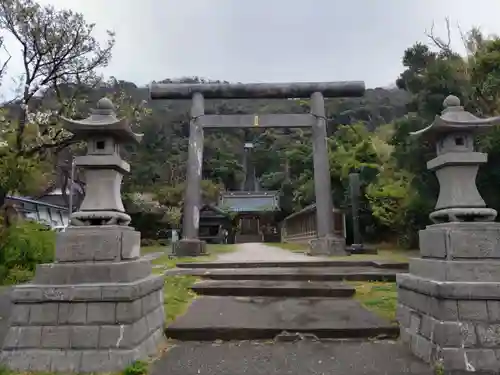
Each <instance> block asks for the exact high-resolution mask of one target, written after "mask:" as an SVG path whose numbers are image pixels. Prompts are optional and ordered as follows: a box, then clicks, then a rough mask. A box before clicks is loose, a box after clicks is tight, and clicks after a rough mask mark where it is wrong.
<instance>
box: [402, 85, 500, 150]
mask: <svg viewBox="0 0 500 375" xmlns="http://www.w3.org/2000/svg"><path fill="white" fill-rule="evenodd" d="M443 107H444V110H443V112H442V113H441V115H436V117H435V118H434V122H433V123H432V124H431V125H429V126H428V127H426V128H424V129H421V130H418V131H416V132H412V133H410V135H411V136H421V137H422V138H423V139H425V140H428V141H435V140H436V139H437V138H440V137H442V136H444V135H446V134H449V133H456V132H460V133H473V134H479V133H483V132H486V131H488V130H489V129H490V128H491V127H492V126H495V125H500V116H498V117H490V118H485V119H483V118H479V117H477V116H474V115H473V114H472V113H470V112H467V111H465V110H464V107H463V106H461V104H460V99H459V98H458V97H456V96H454V95H449V96H448V97H446V99H445V100H444V102H443Z"/></svg>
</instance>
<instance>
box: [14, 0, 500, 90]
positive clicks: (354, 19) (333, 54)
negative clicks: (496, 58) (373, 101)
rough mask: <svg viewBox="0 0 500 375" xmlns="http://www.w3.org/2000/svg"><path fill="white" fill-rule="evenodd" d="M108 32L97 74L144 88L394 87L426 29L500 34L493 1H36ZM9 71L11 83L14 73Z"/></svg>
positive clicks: (498, 6)
mask: <svg viewBox="0 0 500 375" xmlns="http://www.w3.org/2000/svg"><path fill="white" fill-rule="evenodd" d="M41 2H42V3H51V4H53V5H55V6H56V7H61V6H62V7H69V6H70V7H71V8H72V9H74V10H75V11H78V12H82V13H83V14H84V16H85V18H86V19H87V21H89V22H95V23H96V24H97V30H98V35H100V36H103V35H104V30H106V29H111V30H114V31H115V32H116V38H117V44H116V47H115V50H114V53H113V60H112V62H111V64H110V65H109V67H108V68H107V69H106V70H105V72H104V73H105V74H107V75H114V76H115V77H117V78H119V79H124V80H128V81H133V82H135V83H136V84H147V83H149V82H150V81H152V80H161V79H164V78H174V77H180V76H192V75H197V76H202V77H205V78H210V79H224V80H229V81H240V82H264V81H271V82H273V81H274V82H285V81H335V80H364V81H365V82H366V84H367V86H368V87H376V86H388V85H391V84H393V82H394V81H395V79H396V78H397V76H398V74H399V73H400V72H401V70H402V66H401V56H402V54H403V51H404V50H405V48H407V47H409V46H410V45H412V44H413V43H414V42H416V41H425V40H426V36H425V31H426V30H430V28H431V26H432V24H433V22H435V24H436V25H435V32H436V33H438V34H441V35H443V36H445V35H446V34H445V28H444V26H445V22H444V19H445V17H449V18H450V19H451V23H452V25H453V26H454V27H455V35H454V44H455V45H456V46H461V41H460V38H459V33H458V31H457V29H456V25H457V24H460V27H461V28H462V29H463V30H468V29H470V27H472V26H480V27H481V29H482V30H483V31H484V32H485V33H487V34H490V33H496V34H500V22H499V19H500V18H499V17H500V1H499V0H418V1H416V0H379V1H377V0H71V1H69V0H42V1H41ZM15 62H16V60H13V63H12V64H11V74H13V72H15V68H16V67H15Z"/></svg>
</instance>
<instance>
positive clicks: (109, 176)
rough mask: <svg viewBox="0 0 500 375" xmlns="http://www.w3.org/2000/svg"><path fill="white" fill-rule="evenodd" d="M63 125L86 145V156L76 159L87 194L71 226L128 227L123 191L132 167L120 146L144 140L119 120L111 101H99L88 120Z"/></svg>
mask: <svg viewBox="0 0 500 375" xmlns="http://www.w3.org/2000/svg"><path fill="white" fill-rule="evenodd" d="M64 122H65V124H64V127H65V128H66V129H67V130H68V131H70V132H71V133H73V134H74V135H75V137H76V138H78V139H82V140H85V141H87V155H85V156H79V157H77V158H76V159H75V162H76V165H78V166H79V167H81V168H83V169H84V171H85V182H86V194H85V198H84V200H83V202H82V205H81V207H80V211H78V212H75V213H73V214H72V215H71V218H70V219H71V225H74V226H82V225H128V224H129V223H130V216H128V215H127V214H126V213H125V208H124V206H123V202H122V199H121V192H120V189H121V183H122V179H123V175H124V174H125V173H128V172H129V171H130V165H129V164H128V163H127V162H125V161H124V160H123V159H122V158H121V156H120V146H121V145H122V144H124V143H131V142H134V143H137V142H140V140H141V137H142V136H141V135H138V134H135V133H133V132H132V129H131V128H130V125H129V123H128V122H127V121H126V120H125V119H118V118H117V117H116V113H115V106H114V104H113V102H112V101H111V100H110V99H108V98H102V99H100V100H99V101H98V102H97V106H96V109H93V110H92V111H91V115H90V116H89V117H87V118H86V119H84V120H79V121H75V120H70V119H64Z"/></svg>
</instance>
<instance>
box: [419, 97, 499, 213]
mask: <svg viewBox="0 0 500 375" xmlns="http://www.w3.org/2000/svg"><path fill="white" fill-rule="evenodd" d="M443 107H444V110H443V111H442V113H441V115H437V116H436V117H435V119H434V122H433V123H432V124H431V125H430V126H428V127H427V128H425V129H422V130H419V131H417V132H414V133H411V135H413V136H422V137H423V138H424V139H426V140H427V141H430V142H434V143H435V144H436V153H437V157H436V158H434V159H432V160H430V161H429V162H428V163H427V168H428V169H429V170H432V171H434V172H435V173H436V177H437V178H438V180H439V186H440V190H439V197H438V201H437V203H436V211H434V212H432V213H431V214H430V218H431V220H432V221H433V222H435V223H441V222H461V221H491V220H494V219H495V217H496V215H497V212H496V211H495V210H493V209H491V208H487V207H486V204H485V202H484V200H483V198H482V197H481V195H480V194H479V191H478V190H477V187H476V175H477V171H478V169H479V165H480V164H483V163H486V161H487V154H485V153H481V152H476V151H475V149H474V136H475V135H476V134H479V133H482V132H484V131H487V130H489V129H490V128H491V127H492V126H494V125H497V124H500V117H494V118H488V119H481V118H478V117H476V116H474V115H473V114H472V113H470V112H467V111H465V110H464V107H462V106H461V105H460V99H459V98H458V97H456V96H454V95H449V96H448V97H447V98H446V99H445V100H444V102H443Z"/></svg>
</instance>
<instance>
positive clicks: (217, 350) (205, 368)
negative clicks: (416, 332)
mask: <svg viewBox="0 0 500 375" xmlns="http://www.w3.org/2000/svg"><path fill="white" fill-rule="evenodd" d="M165 374H168V375H245V374H252V375H254V374H255V375H402V374H407V375H432V374H434V371H432V369H431V368H430V367H429V366H428V365H426V364H424V363H422V362H421V361H419V360H418V359H416V358H415V357H413V356H412V355H411V354H410V353H409V351H408V350H407V349H406V348H404V347H403V346H402V345H400V344H398V343H395V342H359V341H351V342H350V341H345V342H342V341H331V342H328V341H326V342H311V341H299V342H296V343H281V342H278V343H273V342H272V341H271V342H248V341H245V342H221V343H217V342H215V343H194V342H186V343H178V345H176V346H174V347H173V348H171V349H170V350H169V351H168V352H167V353H166V354H165V355H164V356H163V357H162V358H161V359H160V360H158V361H157V362H156V363H155V364H154V365H153V370H152V375H165Z"/></svg>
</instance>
